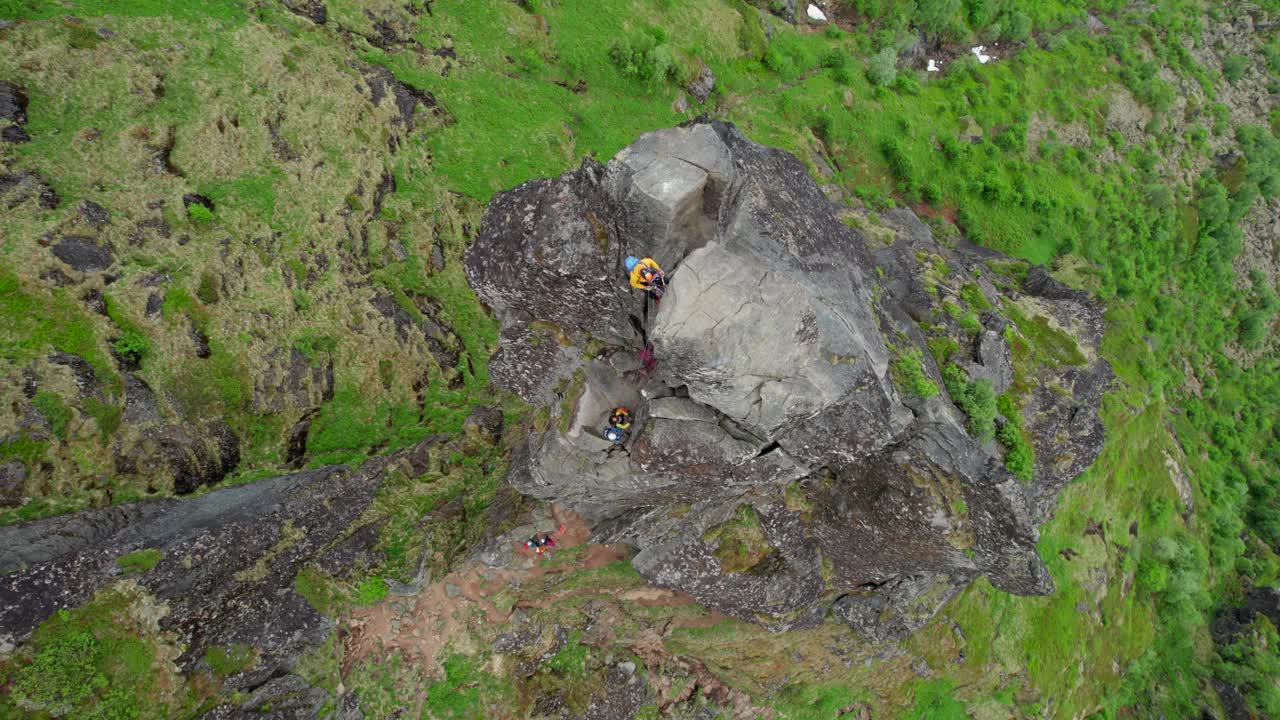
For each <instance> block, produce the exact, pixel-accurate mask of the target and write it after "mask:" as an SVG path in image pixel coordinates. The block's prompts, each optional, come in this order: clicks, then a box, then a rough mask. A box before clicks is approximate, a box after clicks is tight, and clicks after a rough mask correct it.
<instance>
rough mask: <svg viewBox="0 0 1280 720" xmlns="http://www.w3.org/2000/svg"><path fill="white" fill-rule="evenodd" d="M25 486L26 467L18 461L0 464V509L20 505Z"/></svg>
mask: <svg viewBox="0 0 1280 720" xmlns="http://www.w3.org/2000/svg"><path fill="white" fill-rule="evenodd" d="M26 484H27V466H26V465H24V464H22V462H21V461H19V460H10V461H8V462H5V463H0V507H17V506H18V505H21V504H22V495H23V492H24V491H25V490H26Z"/></svg>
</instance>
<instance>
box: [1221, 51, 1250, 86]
mask: <svg viewBox="0 0 1280 720" xmlns="http://www.w3.org/2000/svg"><path fill="white" fill-rule="evenodd" d="M1248 64H1249V59H1248V58H1246V57H1245V56H1243V55H1228V56H1227V59H1226V60H1223V61H1222V77H1224V78H1226V79H1227V82H1229V83H1231V84H1232V85H1235V84H1236V82H1237V81H1238V80H1240V78H1242V77H1244V69H1245V67H1247V66H1248Z"/></svg>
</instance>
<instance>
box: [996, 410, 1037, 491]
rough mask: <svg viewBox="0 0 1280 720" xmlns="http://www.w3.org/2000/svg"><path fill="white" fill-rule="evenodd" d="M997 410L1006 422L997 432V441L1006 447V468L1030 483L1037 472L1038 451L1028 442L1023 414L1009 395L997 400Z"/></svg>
mask: <svg viewBox="0 0 1280 720" xmlns="http://www.w3.org/2000/svg"><path fill="white" fill-rule="evenodd" d="M996 408H997V409H998V410H999V411H1000V414H1001V415H1003V416H1004V422H1003V423H1001V424H1000V427H999V429H997V430H996V439H997V440H999V441H1000V444H1001V445H1003V446H1004V466H1005V468H1006V469H1008V470H1009V472H1011V473H1013V474H1014V475H1016V476H1018V478H1019V479H1020V480H1022V481H1023V482H1030V481H1031V478H1032V477H1033V476H1034V475H1035V471H1036V451H1035V448H1033V447H1032V446H1031V442H1030V441H1029V440H1027V435H1026V430H1025V429H1024V428H1023V425H1024V422H1025V421H1024V420H1023V418H1022V412H1021V411H1020V410H1019V409H1018V405H1017V401H1016V400H1014V398H1013V396H1012V395H1010V394H1009V393H1005V394H1003V395H1001V396H1000V397H998V398H996Z"/></svg>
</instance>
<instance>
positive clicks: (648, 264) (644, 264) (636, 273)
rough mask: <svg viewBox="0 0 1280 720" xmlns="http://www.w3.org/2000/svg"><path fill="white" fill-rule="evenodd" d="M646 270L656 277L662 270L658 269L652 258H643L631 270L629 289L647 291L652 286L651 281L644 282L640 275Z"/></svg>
mask: <svg viewBox="0 0 1280 720" xmlns="http://www.w3.org/2000/svg"><path fill="white" fill-rule="evenodd" d="M646 268H647V269H648V270H649V272H651V273H654V274H656V275H661V274H662V268H660V267H658V263H656V262H654V260H653V258H645V259H643V260H641V261H640V262H639V263H638V264H637V265H636V266H635V267H634V268H632V270H631V287H633V288H638V289H640V290H648V289H649V286H650V285H652V284H653V281H652V280H650V281H649V282H645V281H644V279H643V277H642V275H641V274H642V273H643V272H644V271H645V269H646Z"/></svg>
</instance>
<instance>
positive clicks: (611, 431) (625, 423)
mask: <svg viewBox="0 0 1280 720" xmlns="http://www.w3.org/2000/svg"><path fill="white" fill-rule="evenodd" d="M630 428H631V411H630V410H628V409H626V408H624V407H617V408H614V409H613V412H611V413H609V427H607V428H605V429H604V439H605V440H608V441H609V442H613V443H620V442H622V441H623V440H626V439H627V430H629V429H630Z"/></svg>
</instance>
